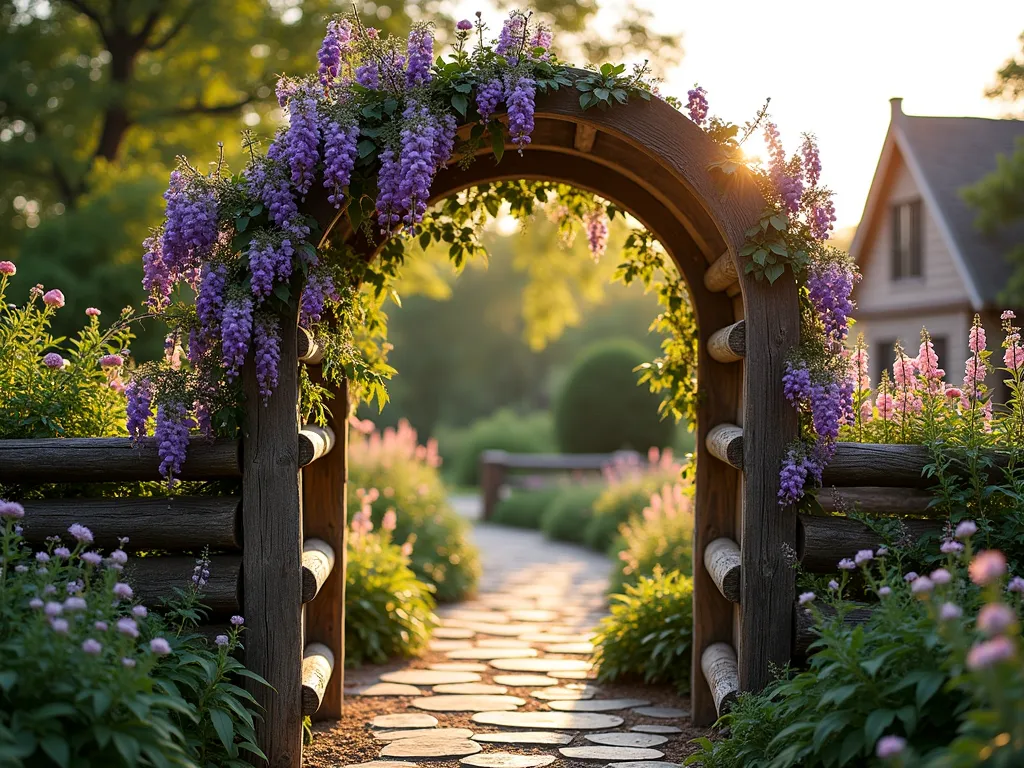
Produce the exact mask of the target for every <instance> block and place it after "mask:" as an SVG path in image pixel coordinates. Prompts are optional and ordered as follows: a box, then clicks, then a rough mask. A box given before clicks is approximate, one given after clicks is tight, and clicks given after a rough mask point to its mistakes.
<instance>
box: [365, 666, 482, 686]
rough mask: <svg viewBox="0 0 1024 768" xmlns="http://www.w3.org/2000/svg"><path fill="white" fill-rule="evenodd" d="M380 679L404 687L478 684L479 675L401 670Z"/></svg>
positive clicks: (388, 673) (433, 670)
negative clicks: (401, 684) (404, 685)
mask: <svg viewBox="0 0 1024 768" xmlns="http://www.w3.org/2000/svg"><path fill="white" fill-rule="evenodd" d="M380 679H381V681H383V682H385V683H404V684H406V685H447V684H449V683H479V682H480V675H478V674H477V673H476V672H447V671H442V670H436V669H402V670H399V671H398V672H387V673H385V674H383V675H381V676H380Z"/></svg>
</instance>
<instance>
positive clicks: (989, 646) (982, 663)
mask: <svg viewBox="0 0 1024 768" xmlns="http://www.w3.org/2000/svg"><path fill="white" fill-rule="evenodd" d="M1016 653H1017V649H1016V648H1014V646H1013V641H1012V640H1010V638H1008V637H1006V635H1000V636H999V637H996V638H993V639H992V640H986V641H984V642H981V643H977V644H976V645H975V646H974V647H973V648H971V650H970V651H969V652H968V654H967V668H968V669H969V670H971V671H972V672H977V671H978V670H979V669H988V668H989V667H991V666H993V665H995V664H999V663H1000V662H1003V661H1009V660H1010V659H1012V658H1013V657H1014V656H1015V655H1016Z"/></svg>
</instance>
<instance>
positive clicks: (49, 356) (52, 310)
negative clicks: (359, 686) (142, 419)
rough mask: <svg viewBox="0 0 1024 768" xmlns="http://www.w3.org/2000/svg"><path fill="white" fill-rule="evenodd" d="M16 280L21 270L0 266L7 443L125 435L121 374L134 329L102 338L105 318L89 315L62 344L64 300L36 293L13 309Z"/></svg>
mask: <svg viewBox="0 0 1024 768" xmlns="http://www.w3.org/2000/svg"><path fill="white" fill-rule="evenodd" d="M15 273H16V271H15V266H14V264H12V263H11V262H9V261H2V262H0V360H3V366H2V368H0V437H5V438H26V437H98V436H116V435H123V434H125V432H124V415H125V399H124V396H123V392H124V382H123V381H122V379H121V374H122V371H123V369H124V366H125V364H126V362H127V357H128V356H127V347H128V344H129V342H130V341H131V339H132V338H133V337H132V335H131V333H130V331H129V330H128V328H127V326H126V325H125V324H124V322H117V323H115V324H114V325H113V326H112V327H111V328H110V329H108V330H106V331H103V330H102V329H101V328H100V320H99V315H100V312H99V310H98V309H89V310H87V312H86V315H87V319H86V325H85V326H84V327H83V328H82V330H81V331H79V333H78V335H77V336H76V337H75V338H74V339H71V340H70V341H67V340H65V339H58V338H55V337H54V336H53V335H52V334H51V333H50V330H49V329H50V323H51V322H52V321H53V318H54V316H55V315H56V313H57V312H58V311H59V310H60V309H61V307H63V306H64V294H63V293H61V292H60V291H59V290H56V289H54V290H50V291H44V289H43V288H42V287H41V286H36V287H34V288H32V289H31V290H30V291H29V298H28V301H27V302H26V303H25V305H24V306H23V307H17V306H15V305H13V304H8V303H7V290H8V287H9V284H10V278H11V277H12V276H14V275H15ZM124 319H125V318H122V321H123V320H124Z"/></svg>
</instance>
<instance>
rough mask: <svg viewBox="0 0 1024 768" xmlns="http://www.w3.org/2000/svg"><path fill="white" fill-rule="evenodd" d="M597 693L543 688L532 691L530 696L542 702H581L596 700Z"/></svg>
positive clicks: (575, 689)
mask: <svg viewBox="0 0 1024 768" xmlns="http://www.w3.org/2000/svg"><path fill="white" fill-rule="evenodd" d="M596 693H597V691H596V690H588V689H587V688H541V689H540V690H539V691H531V692H530V695H531V696H533V698H535V699H540V700H541V701H581V700H583V699H592V698H594V696H595V695H596Z"/></svg>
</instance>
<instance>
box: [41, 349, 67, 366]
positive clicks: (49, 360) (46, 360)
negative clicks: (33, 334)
mask: <svg viewBox="0 0 1024 768" xmlns="http://www.w3.org/2000/svg"><path fill="white" fill-rule="evenodd" d="M43 365H45V366H46V367H47V368H53V369H57V368H63V367H64V358H63V357H61V356H60V355H59V354H57V353H56V352H47V353H46V354H45V355H43Z"/></svg>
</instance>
